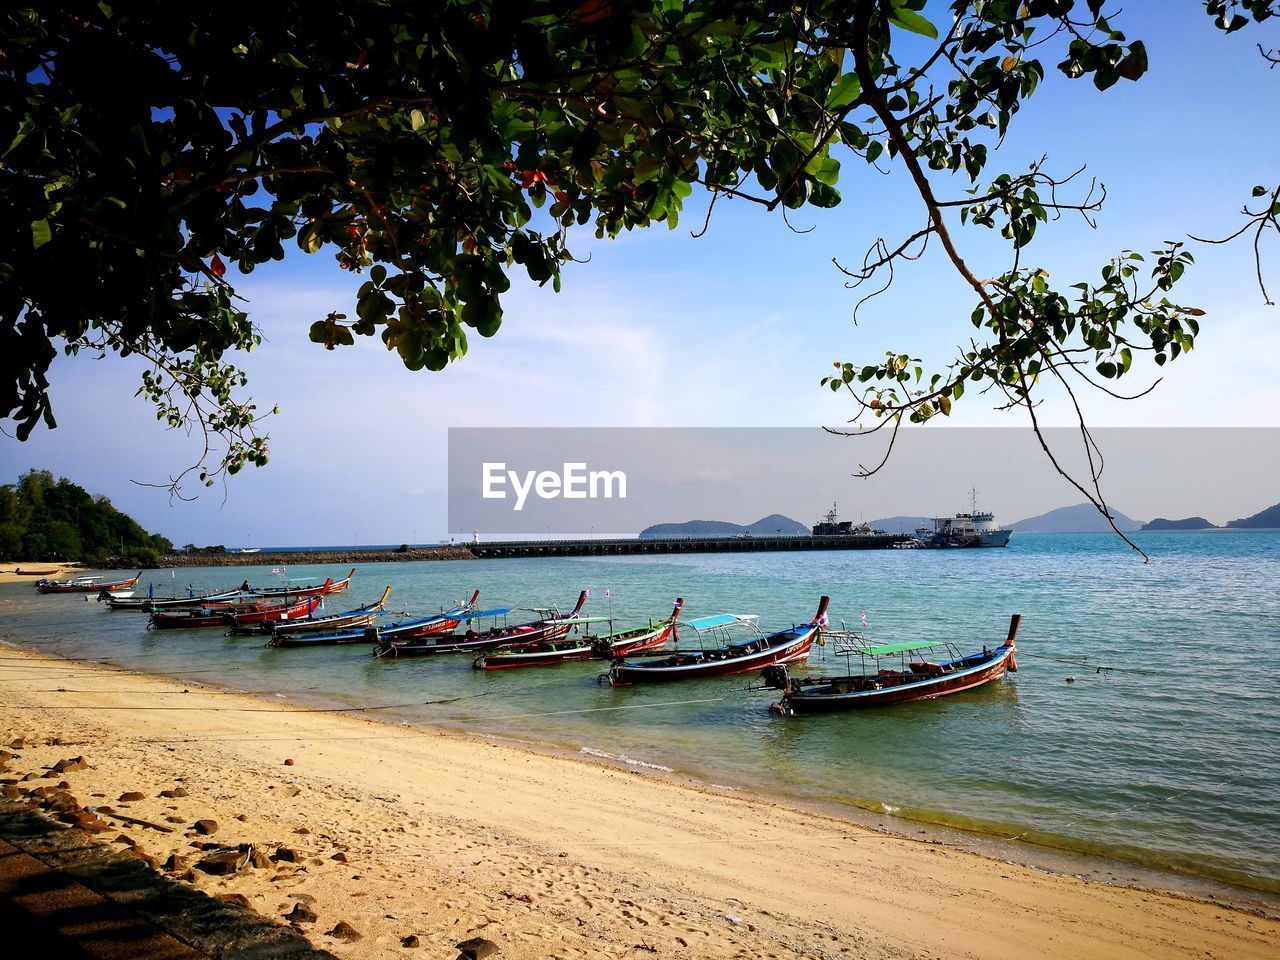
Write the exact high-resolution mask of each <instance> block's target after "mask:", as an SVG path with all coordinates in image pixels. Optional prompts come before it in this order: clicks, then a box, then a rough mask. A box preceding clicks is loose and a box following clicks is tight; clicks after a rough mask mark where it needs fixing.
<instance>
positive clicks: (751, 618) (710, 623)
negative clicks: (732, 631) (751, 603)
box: [679, 613, 760, 630]
mask: <svg viewBox="0 0 1280 960" xmlns="http://www.w3.org/2000/svg"><path fill="white" fill-rule="evenodd" d="M759 619H760V616H759V615H758V614H755V613H746V614H738V613H717V614H715V615H713V616H710V617H694V618H693V619H692V620H681V621H679V625H680V626H682V627H692V628H693V629H694V630H711V629H713V628H715V627H727V626H729V625H730V624H734V623H755V622H756V621H757V620H759Z"/></svg>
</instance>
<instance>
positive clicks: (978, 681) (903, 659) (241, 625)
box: [68, 568, 1021, 716]
mask: <svg viewBox="0 0 1280 960" xmlns="http://www.w3.org/2000/svg"><path fill="white" fill-rule="evenodd" d="M354 574H355V569H354V568H352V570H351V571H350V572H349V573H348V574H347V576H346V577H344V578H343V579H342V580H338V581H335V580H334V579H333V578H332V577H330V578H328V579H326V580H325V581H323V582H322V583H314V582H310V581H308V582H297V581H289V582H288V583H287V584H286V585H283V586H279V587H271V588H266V589H260V590H250V589H249V585H248V583H247V582H246V583H244V584H242V586H241V587H240V588H239V589H236V590H231V591H223V592H221V593H207V594H204V595H200V596H195V595H192V596H189V597H164V598H157V597H154V596H148V597H145V598H143V597H136V598H135V597H129V598H122V597H119V596H115V595H112V594H110V593H108V592H105V588H106V587H107V586H111V585H110V584H102V583H101V582H100V581H98V580H93V583H94V584H95V588H96V589H102V590H104V592H103V594H102V595H101V596H100V599H103V600H104V602H105V603H106V604H107V606H108V608H110V609H132V610H141V611H146V612H148V613H150V618H149V622H148V626H149V627H150V628H153V629H157V630H177V629H202V628H209V627H224V628H229V632H230V633H232V634H259V635H267V636H268V637H269V639H268V640H267V645H268V646H269V647H274V648H301V647H316V646H341V645H365V646H368V647H371V648H372V650H373V654H374V656H376V657H378V658H380V659H383V660H395V659H401V658H419V657H433V656H435V655H439V654H450V653H472V654H479V655H478V656H475V657H474V659H473V661H472V665H473V666H474V667H475V668H476V669H477V670H504V669H514V668H521V667H550V666H555V665H558V664H565V663H574V662H582V661H592V660H595V661H607V662H608V664H609V666H608V669H607V670H606V671H605V672H604V673H603V674H601V675H600V677H599V680H600V681H601V682H602V683H607V684H609V685H610V686H614V687H625V686H630V685H633V684H652V683H664V682H673V681H680V680H692V679H702V678H712V677H722V676H734V675H740V674H748V673H757V674H761V676H762V681H763V684H762V686H760V687H756V688H755V689H769V690H777V691H779V692H780V693H781V697H780V699H779V700H778V702H776V703H775V704H773V706H772V709H773V710H774V712H776V713H779V714H781V715H783V716H796V715H803V714H808V713H820V712H831V711H837V710H851V709H860V708H863V707H869V706H877V705H887V704H893V703H904V702H908V701H911V700H922V699H933V698H936V697H940V696H944V695H946V694H950V693H958V692H961V691H963V690H971V689H973V688H975V687H979V686H982V685H984V684H987V683H990V682H992V681H994V680H998V679H1000V678H1001V677H1003V676H1004V675H1005V674H1006V673H1009V672H1014V671H1016V670H1017V663H1016V661H1015V659H1014V652H1015V640H1016V637H1017V633H1018V627H1019V624H1020V619H1021V618H1020V617H1019V616H1018V615H1016V614H1015V615H1014V616H1013V618H1012V620H1011V622H1010V625H1009V632H1008V636H1007V637H1006V638H1005V640H1004V642H1003V643H1002V644H1000V645H999V646H997V647H995V648H994V649H993V648H991V647H989V646H986V645H983V646H982V648H981V649H980V651H975V652H969V653H965V652H963V651H961V650H960V649H959V648H958V647H957V646H956V645H955V644H954V643H952V642H921V641H908V642H899V643H891V644H879V645H875V644H871V643H870V642H869V641H868V639H867V637H866V636H865V632H864V633H863V634H859V633H857V632H855V631H848V630H844V629H841V630H832V629H831V628H830V623H829V616H828V609H829V606H830V598H829V597H827V596H823V597H821V598H820V599H819V601H818V607H817V611H816V612H815V613H814V615H813V617H812V618H811V619H809V620H807V621H801V622H794V623H792V624H791V625H790V626H789V627H786V628H783V629H779V630H773V631H771V632H765V631H762V630H761V629H760V626H759V619H760V618H759V616H757V615H755V614H736V613H721V614H711V615H706V616H700V617H694V618H688V619H682V618H681V613H682V611H683V607H684V599H683V598H677V599H676V600H675V603H674V606H673V607H672V609H671V612H670V613H669V614H668V615H666V616H665V617H663V618H662V619H659V620H654V619H650V620H649V621H648V622H647V623H645V624H643V625H637V626H630V627H626V628H622V629H616V626H615V623H614V620H613V618H612V617H601V616H588V615H586V613H585V612H584V611H585V607H586V604H587V600H588V597H589V596H590V594H589V591H587V590H582V591H581V592H580V594H579V595H578V599H577V602H576V603H575V604H574V606H573V608H572V609H571V610H569V611H568V612H567V613H561V612H560V611H559V610H558V609H557V608H556V607H554V606H552V607H546V608H530V609H529V612H530V613H532V614H534V616H533V617H532V618H529V619H523V620H519V621H517V622H514V623H513V622H511V621H510V615H511V614H512V613H513V612H514V608H512V607H498V608H492V609H487V610H477V609H476V605H477V602H478V600H479V597H480V591H479V590H474V591H472V593H471V596H470V599H468V600H466V601H459V602H457V603H455V604H454V605H453V606H450V607H447V608H446V607H441V608H440V610H439V612H437V613H433V614H428V615H426V616H416V617H415V616H411V615H407V614H402V616H404V617H405V619H400V620H396V621H393V622H386V620H388V619H389V616H390V615H389V614H388V612H387V611H386V603H387V600H388V599H389V598H390V596H391V587H390V586H387V587H386V588H384V590H383V592H382V594H381V596H379V597H378V598H377V599H375V600H373V601H371V602H369V603H366V604H363V605H361V606H357V607H354V608H352V609H350V610H346V611H343V612H341V613H334V614H329V615H327V616H326V615H324V614H323V613H322V612H320V611H321V607H322V604H323V602H324V597H325V596H327V595H329V594H332V593H335V592H339V591H341V590H344V589H346V588H347V587H348V586H349V585H350V583H351V579H352V577H353V575H354ZM88 580H89V578H85V582H86V583H87V582H88ZM136 580H137V578H136V577H135V578H132V580H130V581H118V583H125V582H128V583H130V584H132V583H134V582H136ZM68 592H71V591H70V590H68ZM78 592H87V591H85V590H80V591H78ZM607 595H608V591H606V596H607ZM486 621H488V622H489V623H488V625H487V626H485V625H484V624H485V622H486ZM605 624H607V629H606V630H605V631H603V632H600V633H592V632H591V628H593V627H594V626H596V625H605ZM464 625H465V626H464ZM863 626H864V627H865V626H866V623H865V617H864V621H863ZM460 627H463V630H462V632H458V628H460ZM682 634H683V636H682ZM819 643H821V644H824V645H826V644H830V645H831V647H832V648H833V649H834V653H835V655H836V656H837V657H843V658H845V660H846V663H847V664H848V666H847V668H846V670H845V672H844V674H842V675H841V674H836V675H823V676H803V677H793V676H792V675H791V674H790V673H789V671H788V666H789V665H795V664H798V663H803V662H804V661H806V660H808V658H809V655H810V652H811V651H812V649H813V647H814V645H815V644H819ZM855 660H856V661H857V663H858V664H859V665H860V668H861V669H859V670H857V671H855V670H854V669H853V664H854V661H855Z"/></svg>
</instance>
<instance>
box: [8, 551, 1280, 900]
mask: <svg viewBox="0 0 1280 960" xmlns="http://www.w3.org/2000/svg"><path fill="white" fill-rule="evenodd" d="M1139 536H1140V537H1141V541H1140V542H1141V543H1142V545H1143V546H1144V547H1145V548H1146V549H1147V551H1148V552H1149V553H1150V555H1151V560H1150V562H1149V563H1143V562H1142V560H1141V558H1140V557H1138V556H1137V555H1136V554H1134V553H1133V552H1132V551H1131V550H1129V549H1128V548H1127V547H1126V546H1125V545H1124V544H1123V543H1121V542H1120V541H1119V540H1117V539H1116V538H1114V537H1112V536H1107V535H1086V534H1059V535H1034V534H1016V535H1015V536H1014V539H1013V541H1012V544H1011V546H1010V547H1009V548H1007V549H1003V550H943V551H932V550H913V551H894V550H886V551H848V552H813V553H808V552H806V553H751V554H696V555H686V556H655V557H614V558H581V559H578V558H557V559H526V560H483V561H481V560H476V561H456V562H432V563H427V562H420V563H411V562H406V563H381V564H374V563H370V564H365V565H362V566H360V567H359V568H358V570H357V572H356V576H355V578H354V580H353V583H352V587H351V589H350V590H349V591H348V592H346V593H344V594H341V595H338V596H334V597H330V598H329V599H328V601H327V606H326V610H325V612H326V613H334V612H339V611H342V610H346V609H349V608H351V607H355V606H359V605H360V604H363V603H367V602H370V601H372V600H374V599H376V598H377V596H378V595H379V594H380V593H381V591H382V588H383V587H384V586H385V585H390V586H391V587H392V594H391V599H390V601H389V603H388V609H389V610H391V611H394V612H400V611H404V612H407V613H409V614H411V615H414V616H419V615H423V614H425V613H429V612H435V611H438V610H439V609H440V608H441V607H442V606H449V605H451V604H452V603H453V602H454V601H456V600H459V599H462V598H464V597H468V596H470V594H471V592H472V590H474V589H477V588H478V589H480V591H481V594H480V604H479V605H480V606H481V607H494V606H507V605H510V606H514V607H517V608H530V607H546V606H549V605H552V604H555V605H557V606H558V607H559V608H560V609H561V610H567V609H569V608H571V607H572V605H573V602H574V601H575V600H576V598H577V595H578V592H579V590H581V589H584V588H589V589H590V590H591V599H590V601H589V603H588V605H587V608H586V612H587V613H588V614H593V615H605V616H612V617H613V618H615V621H616V623H617V625H618V627H619V628H622V627H626V626H631V625H634V624H638V623H644V622H645V621H646V620H648V619H649V618H654V619H661V618H662V617H665V616H666V615H667V614H668V613H669V612H670V610H671V606H672V601H673V600H674V598H675V597H676V596H683V597H684V598H685V608H684V615H685V616H689V617H695V616H702V615H706V614H713V613H738V614H759V615H760V623H761V626H762V627H764V628H765V629H779V628H782V627H786V626H790V625H791V624H793V623H802V622H806V621H808V620H809V619H810V618H811V617H812V616H813V613H814V610H815V608H816V606H817V603H818V597H819V596H820V595H822V594H829V595H830V596H831V598H832V607H831V619H832V623H833V626H839V624H840V621H841V620H843V621H845V622H846V625H847V626H848V627H849V628H858V629H861V623H860V617H861V613H862V612H863V611H865V613H866V617H867V623H868V630H867V635H868V637H869V639H870V640H871V641H872V642H877V643H890V642H896V641H901V640H915V641H920V642H936V641H951V642H953V643H955V644H956V646H957V647H958V648H959V650H960V651H961V652H970V651H973V650H979V649H981V648H982V647H983V646H984V645H986V646H988V647H994V646H996V645H998V644H999V643H1000V642H1001V641H1002V640H1003V639H1004V637H1005V634H1006V632H1007V629H1008V623H1009V615H1010V614H1012V613H1021V614H1022V617H1023V620H1022V629H1021V632H1020V634H1019V636H1018V649H1019V654H1018V665H1019V667H1020V670H1019V672H1017V673H1016V674H1010V675H1009V676H1008V677H1006V678H1005V679H1003V680H1001V681H999V682H997V683H994V684H990V685H988V686H986V687H983V688H980V689H977V690H973V691H968V692H965V693H960V694H956V695H953V696H949V697H944V698H942V699H939V700H936V701H921V702H916V703H911V704H905V705H899V706H893V707H887V708H882V709H876V710H868V711H860V712H853V713H841V714H831V715H822V716H811V717H792V718H783V717H779V716H776V715H774V714H771V713H770V712H769V710H768V706H769V704H770V703H771V702H772V701H773V700H776V699H777V694H776V692H771V691H759V690H755V691H753V690H750V689H748V687H749V686H750V685H751V684H752V683H753V682H754V681H753V678H751V677H741V676H739V677H723V678H714V679H706V680H695V681H687V682H683V683H672V684H654V685H644V686H635V687H623V688H611V687H608V686H607V685H601V684H600V683H598V677H599V674H600V673H601V672H602V671H603V669H604V667H605V664H603V663H601V662H598V661H591V662H583V663H569V664H563V665H560V666H556V667H541V668H524V669H513V670H500V671H480V670H475V669H473V668H472V665H471V659H472V658H471V657H470V656H466V655H447V656H438V657H428V658H418V659H406V660H377V659H375V658H374V657H372V656H371V652H370V648H369V647H368V646H364V645H357V646H345V647H322V648H315V649H283V650H277V649H270V648H265V647H264V646H263V638H262V637H238V636H226V635H224V634H223V632H222V631H221V630H217V629H215V630H191V631H186V630H166V631H158V632H157V631H148V630H147V629H146V628H145V622H146V618H145V615H142V614H136V613H126V612H116V613H111V612H108V611H107V610H106V609H105V607H104V606H103V605H100V604H98V603H94V602H86V600H85V599H83V597H82V596H77V595H48V596H38V595H36V592H35V590H34V589H33V588H32V585H30V584H11V585H0V636H3V637H5V638H6V639H7V640H8V641H10V642H13V643H16V644H18V645H21V646H25V647H29V648H32V649H34V650H38V651H44V652H48V653H53V654H57V655H62V656H70V657H84V658H102V659H105V660H107V661H109V662H111V663H115V664H119V665H122V666H126V667H129V668H133V669H141V670H146V671H153V672H157V673H164V674H170V675H175V676H179V677H184V678H190V679H191V680H194V681H201V682H207V683H220V684H226V685H228V686H231V687H234V688H235V689H240V690H245V691H249V692H253V693H259V694H265V695H269V696H272V697H273V698H276V699H278V700H283V701H286V702H293V703H311V704H315V703H319V704H329V705H339V704H340V705H343V706H357V707H366V708H369V709H370V714H371V715H373V716H379V717H384V718H386V719H388V720H392V721H400V722H409V723H422V724H432V725H440V726H445V727H450V728H456V729H467V730H473V731H476V732H478V733H483V734H487V735H500V736H505V737H515V738H518V739H522V740H526V741H535V742H540V743H546V744H551V745H555V746H558V747H562V748H567V749H569V750H572V751H575V752H582V753H584V754H585V755H587V756H592V755H594V756H606V757H609V758H613V759H615V760H617V761H618V762H624V763H628V764H630V765H631V766H632V767H635V768H637V769H646V768H649V769H656V770H671V771H674V772H676V773H679V774H685V775H689V776H693V777H696V778H699V779H701V780H703V781H705V782H708V783H714V784H723V785H727V786H730V787H738V788H742V789H750V790H755V791H764V792H767V793H774V794H781V795H784V796H791V797H796V798H800V799H803V800H809V801H821V802H823V803H836V804H846V805H851V806H856V807H861V808H865V809H868V810H875V811H886V812H893V813H897V814H899V815H907V816H911V817H914V818H917V819H921V820H926V821H933V822H936V823H941V824H948V825H951V826H957V827H961V828H968V829H973V830H978V831H982V832H983V833H984V834H985V835H986V836H990V837H1008V838H1019V840H1020V841H1024V842H1025V841H1031V842H1035V843H1038V844H1048V845H1052V846H1057V847H1062V848H1066V849H1071V850H1076V851H1081V852H1088V853H1101V854H1107V855H1110V856H1114V857H1119V858H1122V859H1127V860H1130V861H1133V862H1137V863H1141V864H1144V865H1146V866H1154V867H1158V868H1165V869H1172V870H1178V871H1182V872H1185V873H1191V874H1196V875H1201V876H1206V877H1212V878H1216V879H1219V880H1225V881H1227V882H1230V883H1233V884H1236V885H1239V886H1243V887H1247V888H1251V889H1254V890H1262V891H1269V892H1272V893H1274V892H1277V891H1280V830H1277V829H1276V824H1277V809H1276V808H1277V800H1278V799H1280V696H1278V694H1277V690H1278V683H1277V682H1278V681H1280V532H1277V531H1231V532H1214V531H1208V532H1188V533H1160V534H1146V535H1139ZM345 572H346V571H345V570H338V569H332V568H321V567H310V566H301V565H300V566H294V567H290V568H289V571H288V575H289V576H291V577H300V576H307V575H311V574H316V575H319V576H329V575H332V576H334V577H339V576H341V575H343V574H345ZM246 577H247V578H248V579H249V580H250V582H252V583H254V584H263V583H268V582H271V581H272V580H273V577H272V575H271V571H270V569H269V568H265V567H263V568H255V567H230V568H227V567H224V568H207V569H192V568H187V569H180V570H177V571H174V572H173V573H172V574H171V573H170V572H168V571H156V572H153V573H151V574H150V575H149V577H148V575H144V577H143V580H142V582H141V583H140V585H139V586H140V588H141V589H144V590H145V589H146V584H147V581H148V579H151V580H152V581H154V582H155V583H156V592H157V594H158V595H159V594H162V593H166V594H167V593H171V592H173V591H174V590H175V589H176V590H177V591H178V592H184V591H185V590H186V589H187V588H188V587H189V586H190V587H192V588H194V589H197V590H206V589H216V588H225V587H230V586H235V585H237V584H239V582H240V581H241V580H242V579H244V578H246ZM606 589H607V590H608V591H609V597H608V598H606V597H605V590H606ZM522 616H523V617H524V618H525V619H528V618H531V617H532V616H533V614H527V613H523V614H522V612H521V611H520V610H517V611H516V612H514V613H513V614H512V619H513V620H515V619H517V618H520V617H522ZM684 636H685V639H684V643H689V642H691V639H692V638H691V632H690V631H685V634H684ZM72 669H73V668H68V672H65V673H63V674H50V675H49V676H47V677H46V676H44V674H37V675H35V676H33V677H32V679H31V680H30V687H31V688H32V689H43V690H50V691H52V690H55V689H56V688H58V687H63V688H66V689H67V690H73V689H74V688H75V683H74V680H75V676H74V674H73V673H71V672H69V671H70V670H72ZM795 669H796V668H793V672H794V671H795ZM799 669H800V672H802V673H804V672H813V673H824V672H833V673H835V672H840V671H841V670H842V669H844V664H843V661H842V660H841V659H840V658H838V657H836V656H834V649H833V645H831V644H828V645H827V646H825V647H815V648H814V651H813V654H812V656H811V658H810V662H809V666H808V668H804V667H801V668H799ZM59 677H62V679H59ZM56 696H57V695H56V694H54V693H48V694H46V695H45V696H42V697H40V698H38V699H39V702H53V701H54V700H55V699H56Z"/></svg>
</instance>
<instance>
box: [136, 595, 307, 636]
mask: <svg viewBox="0 0 1280 960" xmlns="http://www.w3.org/2000/svg"><path fill="white" fill-rule="evenodd" d="M318 603H320V598H319V597H303V598H302V599H300V600H289V601H288V602H284V603H282V602H280V601H279V600H276V601H262V602H258V603H243V604H237V605H235V606H230V607H222V606H209V607H199V608H197V609H194V610H174V611H171V612H170V611H163V610H161V611H158V612H156V613H153V614H151V619H150V621H148V623H147V626H148V627H149V628H153V629H156V630H191V629H196V628H200V627H223V626H226V625H227V624H232V625H234V624H235V623H236V622H237V621H239V622H241V623H249V622H253V621H251V620H248V619H242V618H248V617H251V616H255V617H257V618H258V619H260V620H262V619H265V620H293V619H298V618H300V617H307V616H310V615H311V613H312V611H313V610H314V609H315V607H316V605H317V604H318Z"/></svg>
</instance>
